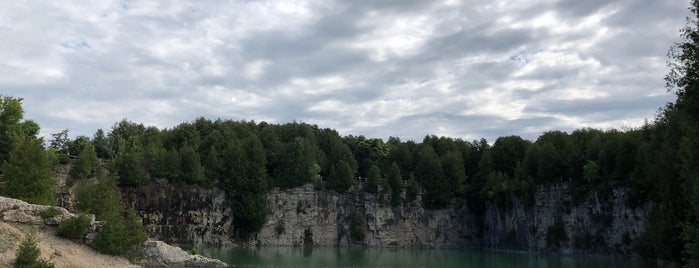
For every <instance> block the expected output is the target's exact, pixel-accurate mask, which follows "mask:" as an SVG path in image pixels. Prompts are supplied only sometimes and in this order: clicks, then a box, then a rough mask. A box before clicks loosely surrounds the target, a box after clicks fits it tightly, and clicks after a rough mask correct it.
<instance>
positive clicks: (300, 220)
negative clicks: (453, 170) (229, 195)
mask: <svg viewBox="0 0 699 268" xmlns="http://www.w3.org/2000/svg"><path fill="white" fill-rule="evenodd" d="M418 204H419V202H415V203H414V204H412V205H408V206H400V207H391V206H390V205H382V204H381V202H379V201H378V200H377V197H376V195H373V194H368V193H365V192H363V191H361V189H360V187H355V188H353V189H351V190H350V192H349V193H347V194H338V193H336V192H334V191H315V190H314V189H313V186H312V185H305V186H303V187H298V188H294V189H288V190H279V189H274V190H272V191H271V192H270V193H269V209H270V214H269V216H268V218H267V219H268V220H267V223H266V224H265V226H264V227H263V228H262V230H261V231H260V233H259V234H258V235H257V239H256V240H255V241H251V243H252V244H255V245H265V246H266V245H284V246H301V245H313V246H350V245H364V246H369V247H396V246H397V247H464V246H473V245H474V242H475V241H477V240H476V237H475V227H474V222H473V217H472V216H471V214H470V213H469V211H468V209H467V208H466V206H464V205H459V202H455V204H454V205H452V206H450V207H448V208H446V209H441V210H426V209H424V208H423V207H422V206H420V205H418ZM353 217H354V218H355V219H354V221H355V223H354V224H353V223H352V221H353V219H352V218H353ZM353 225H355V226H353ZM353 227H354V228H356V231H357V232H361V233H363V234H364V235H363V239H356V238H353V237H352V228H353Z"/></svg>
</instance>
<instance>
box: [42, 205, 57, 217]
mask: <svg viewBox="0 0 699 268" xmlns="http://www.w3.org/2000/svg"><path fill="white" fill-rule="evenodd" d="M58 215H61V211H60V210H58V209H57V208H56V207H50V208H47V209H44V210H42V211H41V212H39V216H41V218H42V219H47V218H53V217H56V216H58Z"/></svg>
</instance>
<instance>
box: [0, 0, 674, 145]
mask: <svg viewBox="0 0 699 268" xmlns="http://www.w3.org/2000/svg"><path fill="white" fill-rule="evenodd" d="M686 5H687V3H686V2H685V1H680V0H672V1H633V0H624V1H614V2H609V1H572V0H570V1H569V0H560V1H505V2H499V1H469V2H464V1H458V0H453V1H403V0H401V1H283V0H278V1H272V0H270V1H229V2H218V1H201V2H196V3H192V4H190V3H185V2H180V1H162V2H153V1H149V2H142V1H114V2H106V1H105V2H100V3H98V4H93V5H76V4H72V3H69V2H63V1H55V2H52V5H47V4H46V3H39V2H32V1H21V2H12V3H9V2H8V3H7V4H6V7H4V8H3V9H2V10H0V36H3V38H2V39H0V58H3V59H4V60H3V62H2V63H0V93H1V94H9V95H14V96H17V97H22V98H24V99H25V100H24V106H25V110H26V112H27V117H28V118H33V119H35V120H36V121H38V122H39V123H40V124H41V125H42V127H43V130H42V134H43V135H47V134H48V133H54V132H57V131H59V130H61V129H64V128H68V129H71V130H72V133H73V135H88V136H89V135H92V133H93V132H94V131H95V130H96V129H97V128H109V127H111V125H112V124H113V123H114V122H116V121H118V120H120V119H122V118H128V119H130V120H133V121H136V122H143V123H146V124H151V125H155V126H158V127H173V126H175V125H177V124H178V123H181V122H185V121H191V120H193V119H195V118H196V117H198V116H206V117H209V118H212V119H215V118H223V119H233V120H239V119H246V120H255V121H268V122H273V123H284V122H289V121H292V120H297V121H305V122H308V123H312V124H318V125H319V126H322V127H330V128H336V129H338V130H339V131H340V132H341V134H343V135H349V134H354V135H366V136H371V137H382V138H387V137H388V136H398V137H401V138H403V139H414V140H418V141H419V140H421V139H422V137H424V136H425V135H428V134H437V135H448V136H454V137H460V138H463V139H465V140H472V139H479V138H481V137H486V138H488V140H490V141H493V140H494V139H495V138H496V137H498V136H504V135H511V134H515V135H522V136H523V137H526V138H529V139H534V138H536V137H537V136H538V135H539V134H541V133H542V132H544V131H547V130H551V129H562V130H566V131H570V130H573V129H575V128H580V127H599V128H608V127H615V126H616V127H618V126H619V125H620V124H624V125H628V126H638V125H640V124H642V122H643V119H644V118H651V117H652V116H653V115H654V113H655V111H656V110H657V108H658V107H660V106H662V105H664V103H665V102H667V101H669V100H671V99H672V98H673V96H672V94H670V93H667V92H665V90H664V88H663V80H662V78H663V76H664V74H665V72H666V71H667V68H666V66H665V61H666V58H665V53H666V51H667V50H668V49H669V47H670V46H671V45H672V44H673V42H675V41H677V40H678V31H677V30H678V29H679V28H680V27H681V26H682V25H683V24H684V19H683V18H684V17H685V16H686V15H688V14H687V13H688V12H687V11H686Z"/></svg>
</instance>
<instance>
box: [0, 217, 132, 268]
mask: <svg viewBox="0 0 699 268" xmlns="http://www.w3.org/2000/svg"><path fill="white" fill-rule="evenodd" d="M32 230H37V239H38V240H39V243H38V247H39V249H40V250H41V257H42V258H43V259H45V260H48V261H50V262H52V263H54V264H55V265H56V267H140V266H139V265H133V264H131V263H130V262H129V261H128V260H127V259H126V258H124V257H115V256H109V255H103V254H100V253H98V252H96V251H95V250H93V249H91V248H90V247H88V246H86V245H82V244H78V243H74V242H72V241H70V240H67V239H62V238H59V237H57V236H56V235H55V231H54V230H53V229H50V228H47V227H38V226H31V225H21V224H8V223H5V222H2V221H0V268H5V267H12V265H11V264H12V262H13V261H14V259H15V254H16V251H17V249H18V248H19V245H20V243H21V242H22V240H24V237H25V235H26V234H27V233H29V232H31V231H32Z"/></svg>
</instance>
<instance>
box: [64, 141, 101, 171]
mask: <svg viewBox="0 0 699 268" xmlns="http://www.w3.org/2000/svg"><path fill="white" fill-rule="evenodd" d="M98 164H99V159H97V153H96V152H95V148H94V147H93V146H92V144H87V145H85V147H83V149H82V151H80V155H78V160H76V161H75V163H74V164H73V166H72V167H71V169H70V175H71V177H72V178H74V179H86V178H88V177H89V176H90V175H92V171H93V169H95V168H96V167H97V165H98Z"/></svg>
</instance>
